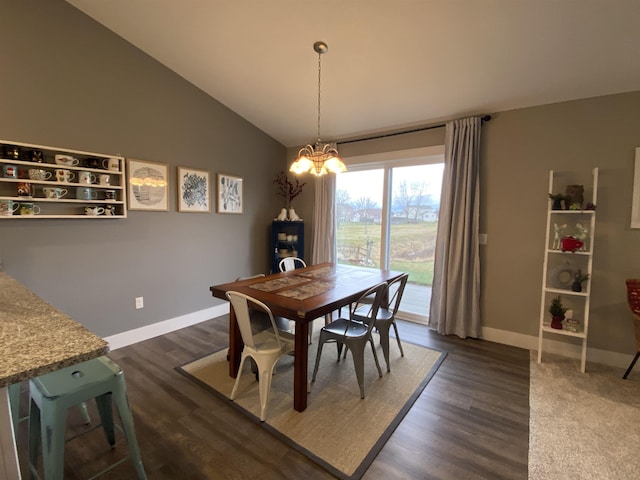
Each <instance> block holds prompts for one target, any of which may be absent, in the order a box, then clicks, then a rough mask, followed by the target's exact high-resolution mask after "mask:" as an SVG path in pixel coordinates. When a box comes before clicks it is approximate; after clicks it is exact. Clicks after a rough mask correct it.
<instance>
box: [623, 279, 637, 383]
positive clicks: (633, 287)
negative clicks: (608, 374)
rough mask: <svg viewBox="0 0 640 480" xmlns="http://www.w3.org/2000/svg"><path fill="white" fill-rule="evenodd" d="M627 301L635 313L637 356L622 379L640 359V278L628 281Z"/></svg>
mask: <svg viewBox="0 0 640 480" xmlns="http://www.w3.org/2000/svg"><path fill="white" fill-rule="evenodd" d="M627 301H628V302H629V308H630V309H631V312H632V313H633V326H634V328H635V333H636V355H635V357H633V360H632V361H631V365H629V368H627V371H626V372H625V374H624V376H623V377H622V378H624V379H626V378H627V377H628V376H629V373H631V370H632V369H633V366H634V365H635V364H636V362H637V361H638V358H639V357H640V278H630V279H628V280H627Z"/></svg>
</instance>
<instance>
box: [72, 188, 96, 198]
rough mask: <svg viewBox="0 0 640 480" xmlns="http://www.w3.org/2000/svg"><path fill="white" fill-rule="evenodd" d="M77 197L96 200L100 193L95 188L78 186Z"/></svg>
mask: <svg viewBox="0 0 640 480" xmlns="http://www.w3.org/2000/svg"><path fill="white" fill-rule="evenodd" d="M76 198H77V199H78V200H96V199H97V198H98V195H97V193H96V191H95V190H94V189H93V188H87V187H77V188H76Z"/></svg>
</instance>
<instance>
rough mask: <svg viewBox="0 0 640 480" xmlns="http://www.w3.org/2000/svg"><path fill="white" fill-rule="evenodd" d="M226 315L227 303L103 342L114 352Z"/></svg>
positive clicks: (122, 334) (227, 310) (114, 336)
mask: <svg viewBox="0 0 640 480" xmlns="http://www.w3.org/2000/svg"><path fill="white" fill-rule="evenodd" d="M227 313H229V303H227V302H225V303H221V304H220V305H216V306H215V307H211V308H207V309H205V310H200V311H198V312H192V313H188V314H186V315H182V316H180V317H175V318H170V319H168V320H164V321H162V322H158V323H154V324H152V325H146V326H144V327H140V328H136V329H134V330H129V331H127V332H122V333H117V334H115V335H112V336H110V337H106V338H105V340H106V341H107V342H109V348H110V349H111V350H116V349H118V348H122V347H126V346H127V345H132V344H134V343H138V342H142V341H144V340H148V339H150V338H154V337H157V336H159V335H164V334H166V333H170V332H173V331H175V330H180V329H181V328H185V327H189V326H191V325H195V324H196V323H200V322H204V321H205V320H211V319H212V318H216V317H219V316H221V315H226V314H227Z"/></svg>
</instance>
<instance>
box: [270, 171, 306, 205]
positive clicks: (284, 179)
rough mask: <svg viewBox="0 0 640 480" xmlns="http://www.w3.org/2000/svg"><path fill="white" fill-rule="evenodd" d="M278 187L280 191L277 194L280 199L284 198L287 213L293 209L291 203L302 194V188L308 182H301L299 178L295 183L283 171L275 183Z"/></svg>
mask: <svg viewBox="0 0 640 480" xmlns="http://www.w3.org/2000/svg"><path fill="white" fill-rule="evenodd" d="M273 183H275V184H276V185H277V186H278V191H277V192H276V194H277V195H278V196H279V197H282V198H284V201H285V204H286V209H287V212H288V211H289V208H290V207H291V202H292V201H293V199H294V198H296V197H297V196H298V195H300V194H301V193H302V188H303V187H304V186H305V185H306V184H307V183H306V182H302V183H301V182H300V180H298V179H297V178H296V179H295V183H293V182H292V181H291V180H289V177H288V176H287V174H286V172H284V171H282V172H280V173H279V174H278V176H277V177H276V179H275V180H274V181H273Z"/></svg>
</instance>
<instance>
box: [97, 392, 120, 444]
mask: <svg viewBox="0 0 640 480" xmlns="http://www.w3.org/2000/svg"><path fill="white" fill-rule="evenodd" d="M96 405H97V406H98V413H99V414H100V421H101V422H102V430H103V431H104V436H105V437H106V438H107V442H109V445H111V448H113V447H114V446H115V444H116V431H115V428H114V426H113V407H112V404H111V393H105V394H104V395H99V396H97V397H96Z"/></svg>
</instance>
